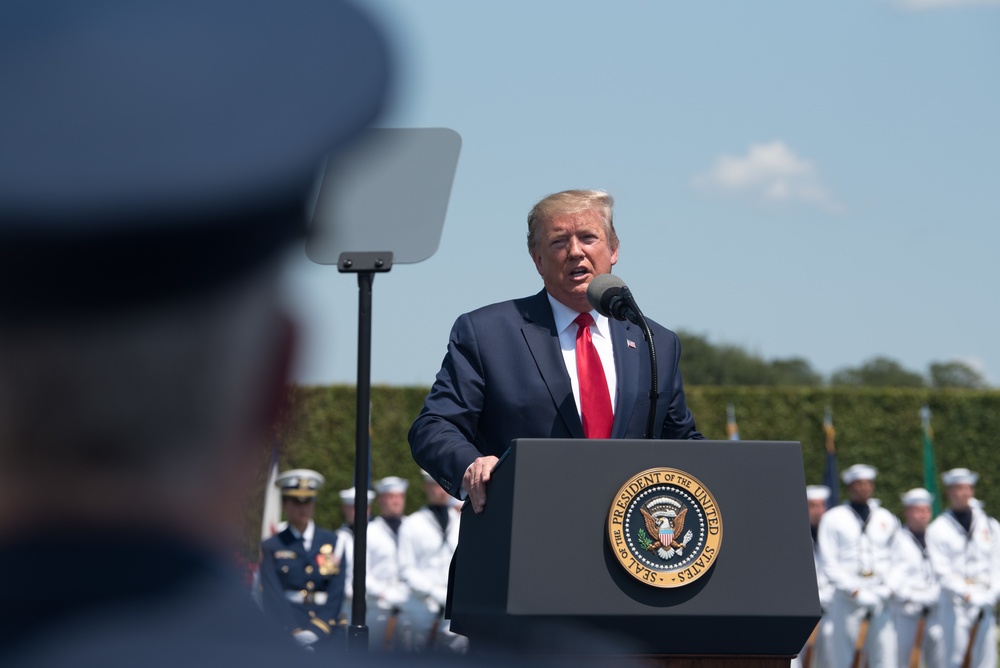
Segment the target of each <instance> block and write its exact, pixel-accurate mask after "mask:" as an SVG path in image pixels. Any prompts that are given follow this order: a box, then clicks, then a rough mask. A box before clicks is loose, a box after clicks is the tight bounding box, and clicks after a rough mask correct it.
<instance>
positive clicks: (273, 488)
mask: <svg viewBox="0 0 1000 668" xmlns="http://www.w3.org/2000/svg"><path fill="white" fill-rule="evenodd" d="M277 479H278V443H277V441H275V443H274V447H273V448H272V449H271V467H270V471H269V473H268V475H267V486H266V487H264V515H263V517H262V518H261V521H260V539H261V540H267V539H268V538H270V537H271V536H273V535H274V534H276V533H278V525H279V524H280V522H281V490H279V489H278V487H277V485H275V484H274V483H275V481H276V480H277Z"/></svg>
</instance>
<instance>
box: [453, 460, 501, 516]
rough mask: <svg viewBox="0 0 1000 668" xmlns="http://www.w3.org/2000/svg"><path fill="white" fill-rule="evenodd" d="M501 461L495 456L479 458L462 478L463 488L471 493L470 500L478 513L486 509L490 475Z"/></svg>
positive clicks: (470, 465) (466, 470)
mask: <svg viewBox="0 0 1000 668" xmlns="http://www.w3.org/2000/svg"><path fill="white" fill-rule="evenodd" d="M498 461H499V460H498V459H497V458H496V457H494V456H493V455H487V456H486V457H479V458H478V459H476V460H475V461H474V462H472V463H471V464H469V468H467V469H465V475H464V476H462V487H464V488H465V491H466V492H468V493H469V500H470V501H472V509H473V510H474V511H476V512H477V513H481V512H483V508H485V507H486V483H487V482H489V480H490V473H491V472H492V471H493V467H494V466H496V463H497V462H498Z"/></svg>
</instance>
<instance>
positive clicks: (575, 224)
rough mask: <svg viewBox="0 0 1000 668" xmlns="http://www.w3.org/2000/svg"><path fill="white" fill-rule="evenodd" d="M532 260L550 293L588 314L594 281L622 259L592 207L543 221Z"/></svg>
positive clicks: (599, 216) (567, 304)
mask: <svg viewBox="0 0 1000 668" xmlns="http://www.w3.org/2000/svg"><path fill="white" fill-rule="evenodd" d="M532 259H533V260H534V261H535V268H536V269H538V273H539V275H540V276H541V277H542V282H543V283H545V289H546V290H548V292H549V294H550V295H552V296H553V297H555V299H556V300H557V301H559V302H560V303H562V304H565V305H566V306H568V307H570V308H571V309H573V310H575V311H577V312H578V313H584V312H586V311H590V302H588V301H587V286H588V285H589V284H590V280H591V279H592V278H593V277H594V276H597V275H598V274H607V273H610V271H611V267H613V266H614V265H615V263H617V262H618V248H617V247H616V248H611V245H610V242H609V241H608V235H607V233H606V232H605V229H604V221H603V219H602V218H601V215H600V214H599V213H598V212H597V211H594V210H593V209H588V210H586V211H578V212H576V213H557V214H555V215H553V216H551V217H550V218H548V219H546V220H543V221H541V223H540V228H539V234H538V242H537V245H536V246H535V249H534V251H532Z"/></svg>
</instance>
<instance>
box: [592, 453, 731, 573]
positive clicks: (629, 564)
mask: <svg viewBox="0 0 1000 668" xmlns="http://www.w3.org/2000/svg"><path fill="white" fill-rule="evenodd" d="M608 540H609V541H610V543H611V550H612V551H613V552H614V554H615V557H617V559H618V563H620V564H621V565H622V568H624V569H625V570H627V571H628V572H629V574H630V575H631V576H632V577H634V578H635V579H637V580H639V581H640V582H643V583H645V584H648V585H651V586H653V587H682V586H684V585H686V584H690V583H691V582H694V581H695V580H697V579H698V578H700V577H701V576H702V575H704V574H705V573H706V572H708V569H709V568H711V566H712V564H714V563H715V559H716V558H717V557H718V556H719V547H720V546H721V544H722V516H721V515H720V513H719V506H718V505H717V504H716V503H715V497H714V496H712V493H711V492H710V491H708V488H707V487H705V486H704V485H703V484H702V483H701V481H699V480H698V479H697V478H695V477H694V476H692V475H690V474H688V473H685V472H684V471H679V470H677V469H670V468H655V469H649V470H647V471H643V472H642V473H638V474H636V475H635V476H633V477H632V478H631V479H630V480H629V481H628V482H626V483H625V484H624V485H622V488H621V489H620V490H618V494H616V495H615V498H614V500H613V501H612V502H611V511H610V512H609V513H608Z"/></svg>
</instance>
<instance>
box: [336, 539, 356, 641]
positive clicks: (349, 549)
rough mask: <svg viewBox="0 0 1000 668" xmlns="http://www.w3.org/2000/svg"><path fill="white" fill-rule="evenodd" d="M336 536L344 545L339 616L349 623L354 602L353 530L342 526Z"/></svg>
mask: <svg viewBox="0 0 1000 668" xmlns="http://www.w3.org/2000/svg"><path fill="white" fill-rule="evenodd" d="M337 535H338V536H339V537H340V540H341V542H343V543H344V571H345V578H344V604H343V606H341V608H340V616H341V618H342V619H346V620H347V621H348V622H350V621H351V607H352V605H353V604H352V601H353V600H354V529H353V528H352V527H349V526H348V525H347V524H343V525H341V526H340V528H338V529H337Z"/></svg>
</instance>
